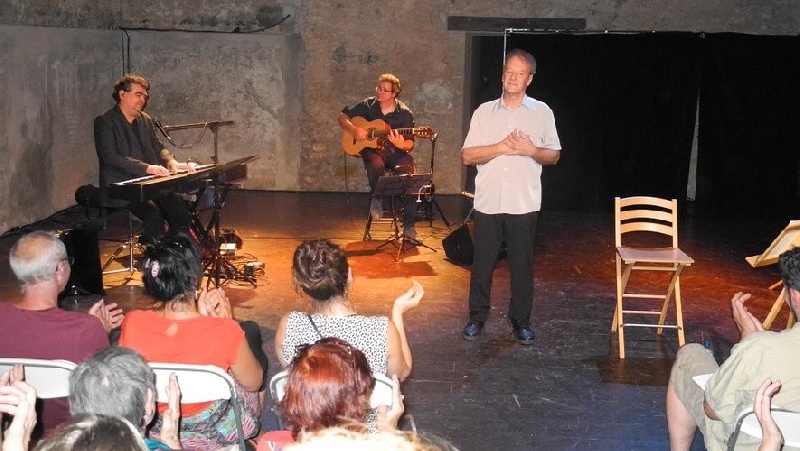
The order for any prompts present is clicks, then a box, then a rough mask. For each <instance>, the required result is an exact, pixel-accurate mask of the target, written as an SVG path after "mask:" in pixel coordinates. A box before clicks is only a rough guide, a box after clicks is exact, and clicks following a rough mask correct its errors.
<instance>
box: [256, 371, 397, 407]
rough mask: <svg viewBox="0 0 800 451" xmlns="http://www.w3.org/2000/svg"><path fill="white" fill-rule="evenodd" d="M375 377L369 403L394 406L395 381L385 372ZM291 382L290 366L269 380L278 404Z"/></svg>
mask: <svg viewBox="0 0 800 451" xmlns="http://www.w3.org/2000/svg"><path fill="white" fill-rule="evenodd" d="M373 376H374V377H375V387H374V388H373V389H372V395H371V396H370V397H369V405H370V407H371V408H373V409H375V408H377V407H378V406H387V407H392V404H393V402H394V391H393V386H394V383H393V382H392V379H391V378H389V376H386V375H384V374H373ZM288 382H289V368H286V369H285V370H283V371H281V372H280V373H278V374H276V375H274V376H272V379H270V381H269V393H270V395H271V396H272V401H273V402H274V403H275V404H276V405H277V404H278V403H279V402H281V400H282V399H283V395H284V394H285V393H286V384H287V383H288Z"/></svg>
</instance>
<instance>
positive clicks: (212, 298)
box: [197, 288, 233, 319]
mask: <svg viewBox="0 0 800 451" xmlns="http://www.w3.org/2000/svg"><path fill="white" fill-rule="evenodd" d="M197 311H198V312H199V313H200V314H201V315H204V316H214V317H218V318H230V319H233V308H231V303H230V301H228V296H226V295H225V291H224V290H223V289H222V288H213V289H211V290H208V289H206V288H201V289H200V293H198V295H197Z"/></svg>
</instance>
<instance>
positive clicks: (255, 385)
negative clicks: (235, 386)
mask: <svg viewBox="0 0 800 451" xmlns="http://www.w3.org/2000/svg"><path fill="white" fill-rule="evenodd" d="M231 373H233V377H234V379H236V381H237V382H239V384H241V386H242V387H244V389H245V390H247V391H249V392H256V391H258V390H259V389H260V388H261V383H262V382H264V369H263V368H261V364H260V363H258V360H256V357H255V356H254V355H253V351H251V350H250V346H249V345H248V344H247V340H242V345H241V346H239V352H238V354H237V356H236V361H235V362H233V364H232V365H231Z"/></svg>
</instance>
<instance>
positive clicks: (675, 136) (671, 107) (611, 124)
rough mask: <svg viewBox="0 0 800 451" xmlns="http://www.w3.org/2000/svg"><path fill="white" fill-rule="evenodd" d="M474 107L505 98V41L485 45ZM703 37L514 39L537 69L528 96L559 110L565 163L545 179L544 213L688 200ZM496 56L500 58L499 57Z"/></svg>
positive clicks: (547, 172)
mask: <svg viewBox="0 0 800 451" xmlns="http://www.w3.org/2000/svg"><path fill="white" fill-rule="evenodd" d="M476 39H478V40H479V42H478V43H477V45H476V46H473V47H479V48H480V51H479V52H478V54H479V55H480V56H481V61H480V62H479V63H478V64H476V65H475V66H473V67H476V68H477V69H476V72H477V73H476V72H473V80H474V82H473V89H474V91H473V97H472V98H473V101H474V103H475V104H474V105H473V106H477V103H479V102H477V101H475V99H480V100H481V101H483V100H488V99H492V98H497V97H499V95H500V92H501V81H500V79H501V78H500V75H501V71H502V67H501V65H502V45H503V38H502V37H482V38H476ZM698 40H699V37H698V36H697V35H692V34H686V33H674V34H673V33H657V34H632V35H613V34H608V35H606V34H603V35H558V34H547V35H543V34H513V35H510V36H509V38H508V45H507V47H508V49H509V50H510V49H513V48H522V49H525V50H527V51H529V52H530V53H532V54H533V55H534V56H535V57H536V59H537V63H538V69H537V74H536V75H535V77H534V80H533V83H532V84H531V86H530V87H529V88H528V95H530V96H531V97H534V98H536V99H538V100H541V101H543V102H545V103H547V104H548V105H549V106H550V108H552V109H553V111H554V114H555V118H556V127H557V128H558V132H559V137H560V138H561V145H562V154H561V160H560V162H559V163H558V164H557V165H556V166H552V167H546V168H545V169H544V172H543V176H542V182H543V190H544V196H543V209H545V210H577V211H611V210H612V206H613V198H614V196H628V195H634V194H640V195H654V196H660V197H667V198H673V197H674V198H677V199H679V200H681V201H682V200H684V199H685V197H686V185H687V181H688V172H689V171H688V169H689V161H690V154H691V146H692V137H693V134H694V124H695V111H696V100H697V90H698V80H697V74H698V61H699V58H698V57H699V46H698ZM492 49H495V51H492Z"/></svg>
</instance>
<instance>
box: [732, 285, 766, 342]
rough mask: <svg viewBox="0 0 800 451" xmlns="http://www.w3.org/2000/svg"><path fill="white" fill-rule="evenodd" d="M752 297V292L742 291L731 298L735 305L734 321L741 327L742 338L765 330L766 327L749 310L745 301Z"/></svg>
mask: <svg viewBox="0 0 800 451" xmlns="http://www.w3.org/2000/svg"><path fill="white" fill-rule="evenodd" d="M750 298H751V295H750V293H742V292H741V291H740V292H738V293H736V294H734V295H733V298H732V299H731V305H732V307H733V321H734V322H735V323H736V327H737V328H738V329H739V333H740V334H741V336H742V338H744V337H746V336H747V335H750V334H751V333H753V332H759V331H763V330H764V327H763V326H762V325H761V321H759V320H758V318H756V317H755V316H753V314H752V313H750V312H749V311H748V310H747V307H745V305H744V303H745V302H746V301H748V300H749V299H750Z"/></svg>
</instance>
